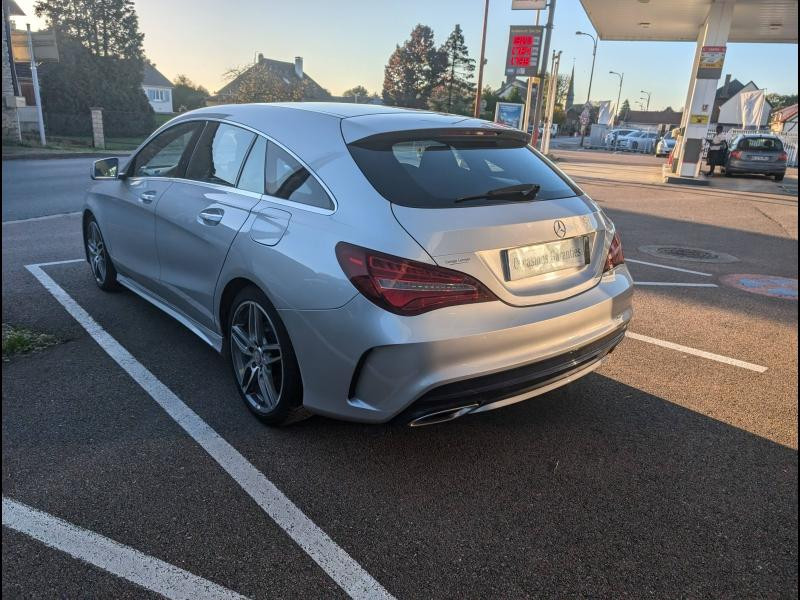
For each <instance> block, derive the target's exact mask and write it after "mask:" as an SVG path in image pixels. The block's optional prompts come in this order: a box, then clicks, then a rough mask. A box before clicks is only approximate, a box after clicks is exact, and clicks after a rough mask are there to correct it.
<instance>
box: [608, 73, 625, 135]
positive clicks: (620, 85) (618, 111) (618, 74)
mask: <svg viewBox="0 0 800 600" xmlns="http://www.w3.org/2000/svg"><path fill="white" fill-rule="evenodd" d="M609 73H610V74H611V75H616V76H617V77H619V91H618V92H617V106H616V108H617V118H616V121H617V122H616V123H615V125H619V116H620V110H619V101H620V98H622V81H623V80H624V79H625V73H617V72H616V71H609Z"/></svg>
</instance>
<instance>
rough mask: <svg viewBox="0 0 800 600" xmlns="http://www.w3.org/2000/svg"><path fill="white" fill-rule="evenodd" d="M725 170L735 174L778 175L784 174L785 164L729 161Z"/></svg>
mask: <svg viewBox="0 0 800 600" xmlns="http://www.w3.org/2000/svg"><path fill="white" fill-rule="evenodd" d="M726 169H727V170H728V171H730V172H734V171H735V172H737V173H767V174H780V173H785V172H786V163H777V162H769V161H763V162H762V161H756V160H730V161H729V162H728V165H727V167H726Z"/></svg>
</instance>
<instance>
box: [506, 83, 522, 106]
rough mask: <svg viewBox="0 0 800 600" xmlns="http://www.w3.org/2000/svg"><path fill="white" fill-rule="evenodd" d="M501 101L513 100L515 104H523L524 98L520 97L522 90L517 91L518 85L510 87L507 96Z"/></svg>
mask: <svg viewBox="0 0 800 600" xmlns="http://www.w3.org/2000/svg"><path fill="white" fill-rule="evenodd" d="M503 102H514V103H516V104H524V103H525V98H523V97H522V92H520V91H519V88H518V87H514V88H512V89H511V92H510V93H509V94H508V97H507V98H506V99H505V100H503Z"/></svg>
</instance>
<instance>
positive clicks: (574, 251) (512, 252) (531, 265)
mask: <svg viewBox="0 0 800 600" xmlns="http://www.w3.org/2000/svg"><path fill="white" fill-rule="evenodd" d="M502 258H503V270H504V275H505V278H506V281H515V280H517V279H524V278H526V277H533V276H534V275H543V274H545V273H552V272H553V271H561V270H563V269H572V268H575V267H582V266H584V265H588V264H589V260H590V259H589V236H587V235H582V236H579V237H574V238H569V239H567V240H559V241H557V242H548V243H546V244H534V245H533V246H522V247H520V248H510V249H508V250H503V252H502Z"/></svg>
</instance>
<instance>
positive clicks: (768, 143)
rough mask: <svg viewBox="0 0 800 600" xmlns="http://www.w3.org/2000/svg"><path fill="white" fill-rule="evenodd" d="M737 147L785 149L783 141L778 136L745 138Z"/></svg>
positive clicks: (767, 149) (777, 150)
mask: <svg viewBox="0 0 800 600" xmlns="http://www.w3.org/2000/svg"><path fill="white" fill-rule="evenodd" d="M737 148H738V149H739V150H766V151H776V152H780V151H781V150H783V143H781V141H780V140H779V139H776V138H744V139H742V140H741V141H740V142H739V144H738V146H737Z"/></svg>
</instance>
